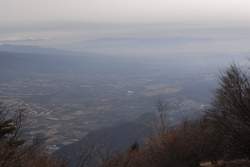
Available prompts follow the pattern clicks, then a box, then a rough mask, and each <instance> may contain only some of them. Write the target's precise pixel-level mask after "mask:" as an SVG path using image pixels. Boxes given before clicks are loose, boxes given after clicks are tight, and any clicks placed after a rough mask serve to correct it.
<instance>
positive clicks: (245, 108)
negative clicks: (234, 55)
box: [205, 63, 250, 158]
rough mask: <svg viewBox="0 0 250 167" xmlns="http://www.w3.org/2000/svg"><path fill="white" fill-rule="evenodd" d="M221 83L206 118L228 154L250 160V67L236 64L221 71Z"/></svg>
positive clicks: (214, 93) (215, 91)
mask: <svg viewBox="0 0 250 167" xmlns="http://www.w3.org/2000/svg"><path fill="white" fill-rule="evenodd" d="M219 80H220V81H219V87H218V88H216V89H214V90H212V93H213V99H212V104H211V107H210V108H209V109H208V110H207V111H206V112H205V113H206V117H207V119H208V120H209V121H210V122H211V124H213V126H214V128H215V129H217V131H218V133H219V134H221V135H220V137H222V138H223V148H224V149H225V150H226V152H227V154H229V155H236V154H237V155H238V156H239V155H240V156H246V157H248V158H250V74H249V68H244V67H241V66H239V65H237V64H235V63H232V64H230V66H229V67H228V68H226V69H224V70H221V73H220V76H219Z"/></svg>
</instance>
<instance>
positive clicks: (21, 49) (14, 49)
mask: <svg viewBox="0 0 250 167" xmlns="http://www.w3.org/2000/svg"><path fill="white" fill-rule="evenodd" d="M0 51H3V52H11V53H34V54H46V55H72V54H80V53H79V52H73V51H67V50H62V49H55V48H44V47H40V46H35V45H11V44H3V45H0Z"/></svg>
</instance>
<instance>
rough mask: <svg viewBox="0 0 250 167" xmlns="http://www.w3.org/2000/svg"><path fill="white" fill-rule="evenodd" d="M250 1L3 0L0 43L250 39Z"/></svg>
mask: <svg viewBox="0 0 250 167" xmlns="http://www.w3.org/2000/svg"><path fill="white" fill-rule="evenodd" d="M249 29H250V1H249V0H39V1H38V0H0V44H2V43H18V44H20V43H21V44H35V45H44V44H63V43H70V42H75V41H82V40H87V39H96V38H104V37H114V38H117V37H141V38H156V37H195V38H196V37H209V38H215V37H216V38H250V30H249Z"/></svg>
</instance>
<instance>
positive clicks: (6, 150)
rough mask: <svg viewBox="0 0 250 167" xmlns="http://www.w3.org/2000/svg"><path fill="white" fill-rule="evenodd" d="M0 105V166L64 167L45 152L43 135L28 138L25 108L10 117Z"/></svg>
mask: <svg viewBox="0 0 250 167" xmlns="http://www.w3.org/2000/svg"><path fill="white" fill-rule="evenodd" d="M7 111H8V110H7V107H6V105H4V104H3V103H0V166H1V167H5V166H6V167H9V166H27V167H31V166H48V167H53V166H64V165H65V164H64V163H63V162H62V161H59V160H55V159H52V158H51V156H50V155H49V154H47V153H46V152H45V149H44V147H43V143H44V141H45V135H43V134H38V135H35V136H32V137H30V136H29V135H28V134H26V133H25V131H24V129H23V128H24V127H25V126H26V125H28V124H26V123H25V116H26V108H22V107H19V108H18V109H17V110H16V111H15V112H14V114H13V115H12V116H10V115H9V113H8V114H7Z"/></svg>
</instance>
